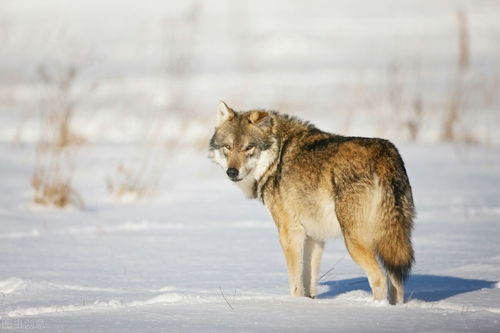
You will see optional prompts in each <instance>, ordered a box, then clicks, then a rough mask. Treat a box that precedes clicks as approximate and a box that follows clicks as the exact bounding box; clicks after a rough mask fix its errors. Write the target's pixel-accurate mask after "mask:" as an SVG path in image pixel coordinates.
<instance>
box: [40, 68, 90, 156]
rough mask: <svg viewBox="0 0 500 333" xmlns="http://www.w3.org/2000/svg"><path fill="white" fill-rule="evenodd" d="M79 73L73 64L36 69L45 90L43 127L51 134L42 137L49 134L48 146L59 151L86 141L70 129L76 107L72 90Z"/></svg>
mask: <svg viewBox="0 0 500 333" xmlns="http://www.w3.org/2000/svg"><path fill="white" fill-rule="evenodd" d="M79 72H80V67H79V66H77V65H74V64H72V65H69V66H67V67H63V68H59V67H55V66H47V65H40V66H39V67H38V74H39V77H40V78H41V79H42V82H43V83H44V84H45V86H46V87H47V93H46V94H45V98H44V100H43V101H42V126H43V127H46V128H49V129H50V131H49V132H46V133H44V135H50V136H51V138H50V140H49V144H50V145H56V146H57V147H58V148H59V149H63V148H65V147H68V146H73V145H81V144H82V143H84V141H85V140H84V139H83V137H82V136H81V135H78V134H77V133H75V131H74V130H73V127H72V119H73V118H74V113H75V107H76V105H77V99H76V98H75V97H74V93H73V90H74V86H75V82H76V80H77V78H78V74H79ZM42 130H45V129H44V128H42Z"/></svg>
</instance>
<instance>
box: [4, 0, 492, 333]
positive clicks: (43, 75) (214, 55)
mask: <svg viewBox="0 0 500 333" xmlns="http://www.w3.org/2000/svg"><path fill="white" fill-rule="evenodd" d="M461 15H462V16H461ZM460 17H462V18H464V17H465V22H466V23H465V25H466V29H465V33H463V34H464V35H466V37H467V38H466V40H467V41H468V46H467V47H464V48H465V49H466V51H465V53H466V54H467V55H468V57H469V62H468V65H467V66H465V67H464V68H463V69H462V70H463V71H462V72H460V71H459V70H458V69H457V61H458V59H459V43H458V39H459V35H460V34H459V30H460V29H459V24H458V21H459V18H460ZM499 17H500V2H498V1H494V0H475V1H471V0H442V1H435V0H379V1H363V0H348V1H344V0H340V1H337V0H336V1H330V0H314V1H310V0H296V1H287V0H276V1H268V0H255V1H246V0H227V1H210V2H209V1H164V0H146V1H142V2H140V3H138V2H137V1H133V0H105V1H101V0H99V1H98V0H88V1H66V0H44V1H39V0H22V1H21V0H3V1H0V45H1V46H0V156H1V157H0V180H1V181H0V189H1V191H0V253H1V254H2V255H1V256H0V330H3V329H15V330H16V331H21V330H31V329H39V330H44V331H47V332H123V331H141V332H142V331H166V332H265V331H273V332H274V331H278V332H280V331H282V332H309V331H310V332H322V331H324V332H331V331H339V332H347V331H348V332H351V331H353V332H372V331H380V332H386V331H392V332H402V331H418V332H442V331H449V332H461V331H464V332H465V331H474V332H498V331H499V330H500V329H499V327H500V288H499V287H500V285H499V281H500V243H499V235H500V148H499V145H500V112H499V110H500V84H499V82H500V47H499V45H500V44H499V43H498V42H499V40H500V25H499V23H498V22H499ZM72 70H76V76H74V78H73V79H72V80H70V82H69V83H68V82H65V81H64V77H65V76H66V77H71V75H70V74H71V71H72ZM65 85H66V88H67V90H64V89H65V88H64V87H65ZM68 87H69V88H68ZM457 91H458V93H457ZM220 99H223V100H225V101H227V102H228V103H229V104H230V105H231V106H234V107H235V108H238V109H247V108H252V107H266V108H272V109H277V110H280V111H284V112H287V113H292V114H295V115H298V116H300V117H302V118H305V119H308V120H312V121H313V122H314V123H315V124H317V125H318V127H320V128H321V129H324V130H328V131H335V132H338V133H341V134H348V135H361V136H383V137H385V138H388V139H391V140H393V141H394V142H395V143H396V144H397V145H398V146H399V147H400V148H401V152H402V155H403V157H404V159H405V161H406V164H407V168H408V173H409V176H410V180H411V183H412V186H413V189H414V195H415V201H416V206H417V211H418V217H417V219H416V221H415V232H414V244H415V250H416V264H415V266H414V270H413V273H412V275H411V276H410V278H409V280H408V283H407V285H406V303H405V304H404V305H401V306H395V307H394V306H389V305H388V304H386V303H377V302H374V301H372V300H371V296H370V293H369V287H368V283H367V280H366V277H365V276H364V275H363V274H362V272H361V270H360V269H359V268H358V267H357V266H356V265H355V264H354V263H353V262H352V260H351V259H350V257H349V255H348V254H347V252H346V250H345V248H344V245H343V242H342V241H341V240H334V241H331V242H330V243H328V245H327V249H326V252H325V256H324V258H323V264H322V269H321V274H322V278H321V285H320V296H319V297H318V298H317V299H315V300H310V299H305V298H292V297H290V296H288V282H287V274H286V269H285V264H284V259H283V256H282V254H281V249H280V247H279V243H278V237H277V232H276V230H275V228H274V224H273V222H272V221H271V218H270V217H269V215H268V213H267V212H266V211H265V209H264V207H262V205H261V204H260V203H259V202H257V201H248V200H246V199H244V198H243V195H242V194H241V193H239V190H238V189H237V188H236V187H234V186H233V185H232V184H230V182H229V181H228V180H227V179H226V177H225V176H224V172H223V171H222V170H219V168H218V167H217V166H215V165H213V164H212V163H211V162H209V161H208V159H207V158H206V156H205V155H206V153H205V151H204V149H200V148H199V147H202V146H203V147H205V146H206V144H207V140H208V137H209V135H210V134H211V131H212V129H213V123H214V120H215V119H214V118H215V112H214V111H215V110H214V109H215V106H216V105H217V103H218V101H219V100H220ZM454 103H456V104H454ZM68 106H69V107H70V109H71V110H72V113H71V119H70V120H71V121H70V132H71V134H75V135H76V137H77V138H82V139H83V142H84V144H83V145H79V146H77V147H72V148H69V149H64V150H63V155H64V158H62V161H61V165H60V166H61V170H60V172H61V173H64V174H66V173H67V174H70V175H72V181H73V187H74V188H75V190H76V191H77V192H78V193H79V194H80V195H81V197H82V199H83V201H84V204H85V205H84V208H83V209H78V208H75V207H69V208H65V209H63V210H59V209H55V208H50V207H41V206H38V205H35V204H34V203H33V196H32V193H31V188H30V179H31V177H32V176H33V172H34V170H35V165H37V164H36V162H39V163H40V162H41V164H38V166H40V165H42V166H43V165H45V166H47V165H50V162H51V160H50V155H47V152H45V154H46V155H44V151H43V150H41V149H40V148H41V146H40V141H39V140H40V139H47V138H50V137H51V135H52V134H53V133H56V132H57V130H58V129H60V128H58V127H57V126H56V124H57V122H56V121H52V122H51V121H50V119H52V118H51V115H50V112H49V114H47V113H43V112H42V111H45V112H47V111H48V110H49V111H52V113H53V114H52V116H54V114H57V112H58V110H59V111H60V110H64V109H65V107H68ZM452 107H456V108H457V110H458V118H456V119H455V120H452V121H455V131H456V133H455V135H456V137H455V139H456V140H457V141H468V142H479V143H480V144H478V145H464V144H459V143H453V144H452V143H448V144H444V143H442V142H441V141H440V137H441V135H442V130H443V125H444V124H445V123H446V116H447V111H449V110H450V108H452ZM58 108H59V109H58ZM43 121H48V125H47V124H45V125H44V126H41V123H43ZM50 126H52V127H50ZM412 126H413V127H412ZM412 129H414V130H416V132H415V133H414V134H415V137H414V138H413V139H414V140H409V139H412V138H411V131H410V130H412ZM40 131H41V132H42V133H40ZM409 142H413V143H409ZM196 147H198V148H196ZM37 151H38V154H37V153H36V152H37ZM66 154H67V155H66ZM37 158H38V159H37ZM120 165H123V166H124V169H120ZM120 170H121V171H120ZM123 170H126V171H130V172H131V173H132V174H134V173H135V174H136V175H137V174H138V172H139V171H140V170H143V176H144V177H143V178H142V180H141V181H142V183H143V184H145V185H147V187H148V189H151V190H153V191H154V193H153V195H152V196H149V197H146V198H144V199H141V200H135V199H133V198H130V197H128V198H124V199H121V200H118V199H116V198H114V197H112V196H111V195H110V193H109V191H108V187H109V184H110V183H111V184H114V182H119V181H120V179H122V178H120V177H123V174H122V173H120V172H123ZM139 174H140V173H139Z"/></svg>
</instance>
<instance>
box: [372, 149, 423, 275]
mask: <svg viewBox="0 0 500 333" xmlns="http://www.w3.org/2000/svg"><path fill="white" fill-rule="evenodd" d="M392 161H393V164H392V168H394V169H393V170H391V171H392V172H390V173H389V174H390V176H389V177H387V178H385V177H384V178H385V182H384V183H385V184H384V185H385V186H383V187H384V189H385V191H384V198H383V200H382V212H383V213H382V214H381V216H380V218H381V219H382V225H383V231H382V235H381V237H380V238H379V241H378V242H377V244H376V250H377V255H378V257H379V260H380V262H381V263H382V265H383V266H384V268H385V270H386V272H387V273H388V274H389V276H390V277H391V279H394V280H395V281H396V282H398V283H402V282H403V281H404V280H405V279H406V278H407V277H408V274H409V273H410V270H411V266H412V264H413V262H414V260H415V259H414V253H413V246H412V243H411V232H412V229H413V219H414V217H415V208H414V205H413V197H412V192H411V186H410V182H409V180H408V176H407V174H406V170H405V167H404V163H403V160H402V159H401V157H400V155H399V153H398V152H397V150H396V151H395V156H393V159H392Z"/></svg>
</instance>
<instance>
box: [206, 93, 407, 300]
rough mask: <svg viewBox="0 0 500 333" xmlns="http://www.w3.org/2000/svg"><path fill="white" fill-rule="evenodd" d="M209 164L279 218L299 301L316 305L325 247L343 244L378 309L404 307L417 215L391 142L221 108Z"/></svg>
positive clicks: (263, 113) (292, 285) (285, 118)
mask: <svg viewBox="0 0 500 333" xmlns="http://www.w3.org/2000/svg"><path fill="white" fill-rule="evenodd" d="M217 119H218V120H217V125H216V128H215V132H214V134H213V136H212V138H211V139H210V144H209V158H210V159H212V160H213V161H214V162H216V163H217V164H219V165H220V166H221V167H222V168H223V169H224V170H225V172H226V174H227V176H228V177H229V179H230V180H231V181H232V182H234V183H235V184H236V185H237V186H239V187H240V188H241V190H242V191H243V193H244V194H245V195H246V196H247V197H248V198H258V199H260V201H262V203H263V204H264V205H265V207H266V208H267V209H268V210H269V212H270V213H271V216H272V218H273V220H274V223H275V225H276V227H277V229H278V233H279V240H280V244H281V247H282V250H283V253H284V256H285V259H286V264H287V268H288V277H289V284H290V293H291V295H292V296H307V297H311V298H314V297H315V296H316V295H317V291H316V290H317V289H316V284H317V282H318V273H319V267H320V260H321V256H322V253H323V249H324V245H325V241H326V240H327V239H329V238H333V237H340V236H342V237H343V239H344V242H345V245H346V247H347V250H348V252H349V254H350V255H351V257H352V259H353V260H354V261H355V262H356V263H357V264H358V265H359V266H360V267H361V268H362V269H363V270H364V271H365V272H366V275H367V276H368V282H369V284H370V288H371V290H372V294H373V297H374V299H375V300H386V299H388V301H389V303H390V304H398V303H403V302H404V281H405V279H406V278H407V276H408V274H409V272H410V270H411V266H412V264H413V262H414V252H413V247H412V242H411V233H412V228H413V219H414V217H415V208H414V204H413V197H412V190H411V186H410V182H409V180H408V176H407V173H406V170H405V166H404V162H403V160H402V158H401V156H400V154H399V152H398V150H397V149H396V147H395V146H394V145H393V144H392V143H391V142H389V141H387V140H384V139H379V138H362V137H347V136H341V135H336V134H331V133H327V132H324V131H321V130H319V129H318V128H316V127H315V126H314V125H312V124H310V123H309V122H305V121H302V120H300V119H298V118H296V117H292V116H288V115H286V114H281V113H278V112H276V111H267V110H263V109H255V110H250V111H235V110H234V109H232V108H230V107H229V106H228V105H227V104H226V103H224V102H220V104H219V105H218V107H217Z"/></svg>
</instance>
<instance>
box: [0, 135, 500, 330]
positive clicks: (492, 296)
mask: <svg viewBox="0 0 500 333" xmlns="http://www.w3.org/2000/svg"><path fill="white" fill-rule="evenodd" d="M0 149H1V152H0V154H1V156H3V157H2V165H1V173H2V193H0V209H1V211H0V214H1V215H0V216H1V221H2V230H1V232H0V239H1V241H0V251H1V253H2V256H1V257H0V267H1V268H2V269H1V271H0V292H1V298H0V302H1V303H0V304H1V306H0V316H1V319H0V321H1V323H2V325H4V326H5V327H8V325H11V327H12V326H14V327H16V325H18V326H19V325H24V326H29V325H38V326H39V327H43V328H44V329H45V330H46V331H48V332H73V331H87V332H88V331H92V332H114V331H117V332H118V331H119V332H123V331H158V330H159V331H168V332H181V331H186V332H249V331H253V332H262V331H287V332H288V331H296V332H305V331H314V332H321V331H324V332H329V331H333V330H336V331H358V332H367V331H370V332H372V331H394V332H401V331H407V330H408V331H419V332H439V331H450V332H460V331H475V332H497V331H498V327H499V325H500V288H499V284H498V283H499V280H500V245H499V242H498V235H499V234H500V203H499V201H498V199H499V198H500V186H499V185H500V183H499V179H500V167H499V165H500V149H498V148H483V147H466V146H453V145H450V146H448V145H441V146H426V145H416V146H415V145H410V146H405V145H404V146H402V147H401V151H402V154H403V157H404V158H405V160H406V163H407V167H408V172H409V175H410V179H411V181H412V185H413V189H414V193H415V201H416V205H417V208H418V218H417V220H416V223H415V233H414V244H415V250H416V265H415V266H414V270H413V274H412V275H411V276H410V278H409V280H408V283H407V286H406V299H407V302H406V303H405V304H404V305H401V306H390V305H388V304H386V303H376V302H374V301H372V299H371V296H370V292H369V289H368V283H367V280H366V277H365V276H364V275H363V273H362V271H361V270H360V269H359V268H358V267H357V266H356V265H355V264H354V263H353V262H352V260H351V259H350V257H349V256H348V254H347V253H346V250H345V248H344V245H343V242H342V241H341V240H334V241H331V242H329V243H328V246H327V249H326V253H325V256H324V258H323V264H322V270H321V274H325V275H324V276H323V277H322V279H321V286H320V294H319V297H318V299H315V300H310V299H305V298H292V297H290V296H288V283H287V275H286V269H285V264H284V260H283V258H282V254H281V250H280V247H279V244H278V239H277V232H276V230H275V227H274V224H273V222H272V220H271V218H270V217H269V216H268V214H267V212H266V211H265V209H264V208H263V207H262V206H261V204H260V203H259V202H257V201H249V200H246V199H244V198H243V195H242V194H241V193H239V189H237V188H236V187H234V185H232V184H230V182H229V181H228V180H227V179H225V178H226V177H225V176H224V173H223V172H222V170H219V168H218V167H217V166H216V165H213V164H212V163H211V162H209V161H208V160H207V159H206V157H205V154H204V153H200V152H184V153H182V154H179V155H177V157H175V158H172V159H171V160H170V161H169V163H168V166H167V167H166V169H165V174H164V177H163V179H162V182H161V184H160V190H161V191H160V193H159V194H158V195H157V196H156V197H154V198H153V199H152V200H146V201H135V202H126V203H123V202H120V201H115V200H111V199H110V198H109V196H108V195H107V193H106V189H105V184H104V178H105V177H106V176H107V173H108V172H109V171H110V161H112V160H113V158H114V155H118V154H124V153H125V152H127V151H133V150H134V149H133V147H129V146H123V145H101V146H98V147H91V146H87V147H84V148H81V149H80V150H79V152H78V156H79V157H78V158H77V164H78V165H80V166H81V167H80V168H79V169H78V170H77V171H75V178H74V179H75V186H76V187H77V188H78V189H79V190H80V193H81V195H82V197H83V198H84V200H85V203H86V209H85V210H83V211H80V210H77V209H66V210H63V211H59V210H53V209H47V208H40V207H37V206H33V205H31V204H29V200H30V198H29V192H28V191H27V190H26V189H27V182H28V179H29V177H30V175H31V172H32V170H31V166H30V160H31V158H32V154H33V151H32V148H31V147H30V146H23V147H16V148H13V147H12V146H10V145H6V144H2V145H1V146H0ZM332 268H333V270H331V269H332ZM24 326H23V327H24Z"/></svg>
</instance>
